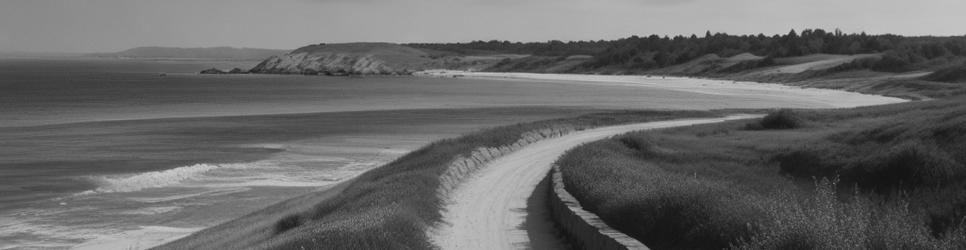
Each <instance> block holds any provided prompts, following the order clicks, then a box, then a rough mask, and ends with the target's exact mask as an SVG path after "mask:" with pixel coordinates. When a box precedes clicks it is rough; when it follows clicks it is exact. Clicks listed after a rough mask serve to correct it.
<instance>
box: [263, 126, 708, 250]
mask: <svg viewBox="0 0 966 250" xmlns="http://www.w3.org/2000/svg"><path fill="white" fill-rule="evenodd" d="M710 115H713V113H711V112H696V111H695V112H692V111H642V112H614V113H601V114H591V115H584V116H580V117H576V118H568V119H557V120H549V121H541V122H534V123H527V124H519V125H512V126H505V127H499V128H494V129H489V130H484V131H480V132H477V133H472V134H469V135H465V136H463V137H459V138H455V139H447V140H442V141H438V142H435V143H432V144H430V145H428V146H426V147H423V148H421V149H419V150H416V151H414V152H412V153H409V154H407V155H405V156H403V157H401V158H399V159H397V160H395V161H393V162H391V163H389V164H387V165H385V166H382V167H380V168H377V169H374V170H372V171H369V172H366V173H364V174H362V175H361V176H359V177H357V178H356V179H355V181H354V182H353V183H351V184H350V185H349V186H348V187H346V188H345V190H344V191H343V192H341V193H340V194H338V195H337V196H336V197H334V198H332V199H328V200H326V201H324V202H322V203H319V204H318V205H316V206H315V207H314V209H311V210H309V211H305V212H302V213H297V214H292V215H288V216H286V217H284V218H283V219H281V220H279V221H278V222H277V223H276V224H275V225H274V227H273V228H271V229H269V230H274V231H275V236H273V237H272V238H271V239H268V240H266V241H265V243H264V244H263V246H261V248H271V249H429V248H433V245H432V244H431V243H430V242H429V240H428V239H427V238H426V234H425V232H426V230H427V229H428V228H429V227H431V226H432V225H434V224H436V223H439V222H440V220H441V213H440V209H441V207H442V205H443V201H442V200H440V198H439V197H438V195H437V190H438V188H439V186H440V184H441V183H440V176H441V174H443V173H444V172H445V170H446V168H447V167H448V166H449V164H450V162H451V161H452V160H453V159H454V158H456V157H457V156H461V155H462V156H466V155H468V154H470V153H471V152H472V151H473V150H474V149H476V148H480V147H498V146H503V145H508V144H511V143H513V142H516V141H517V140H519V139H520V137H521V135H523V134H524V133H526V132H528V131H534V130H539V129H542V128H547V127H550V126H571V127H577V128H589V127H595V126H603V125H612V124H623V123H633V122H645V121H653V120H661V119H671V118H677V117H697V116H710Z"/></svg>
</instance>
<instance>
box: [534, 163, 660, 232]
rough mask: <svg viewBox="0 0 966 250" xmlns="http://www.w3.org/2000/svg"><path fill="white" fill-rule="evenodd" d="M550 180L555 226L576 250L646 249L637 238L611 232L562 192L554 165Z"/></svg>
mask: <svg viewBox="0 0 966 250" xmlns="http://www.w3.org/2000/svg"><path fill="white" fill-rule="evenodd" d="M547 178H550V185H548V186H549V190H547V191H548V192H550V195H548V198H547V199H548V201H547V202H548V206H549V208H550V217H551V218H552V219H553V221H554V223H555V224H556V225H557V228H559V229H560V230H561V231H562V232H563V233H564V234H565V235H567V237H568V238H569V240H570V241H571V243H572V244H574V245H575V247H576V248H578V249H598V250H618V249H620V250H623V249H649V248H647V246H645V245H644V244H643V243H641V242H640V241H638V240H637V239H634V238H631V237H630V236H628V235H626V234H624V233H621V232H619V231H617V230H614V229H613V228H611V227H610V226H607V223H604V221H603V220H601V219H600V217H597V215H596V214H594V213H591V212H588V211H587V210H584V209H583V207H581V206H580V202H578V201H577V199H576V198H574V197H573V196H572V195H570V193H568V192H567V190H566V189H564V182H563V175H562V174H561V173H560V170H559V169H558V167H557V166H554V167H553V169H551V170H550V173H549V174H548V175H547Z"/></svg>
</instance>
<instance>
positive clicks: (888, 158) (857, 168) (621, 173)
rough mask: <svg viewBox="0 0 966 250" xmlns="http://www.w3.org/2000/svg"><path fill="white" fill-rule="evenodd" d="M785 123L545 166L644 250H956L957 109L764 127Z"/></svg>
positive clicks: (960, 184) (909, 108)
mask: <svg viewBox="0 0 966 250" xmlns="http://www.w3.org/2000/svg"><path fill="white" fill-rule="evenodd" d="M786 115H787V117H794V118H795V119H796V120H798V121H800V122H804V123H807V124H809V125H808V126H797V129H785V130H747V129H744V128H745V126H746V124H747V121H737V122H728V123H722V124H713V125H702V126H694V127H687V128H676V129H669V130H663V131H653V132H646V133H632V134H628V135H624V136H621V137H618V138H614V139H610V140H604V141H599V142H595V143H591V144H588V145H585V146H582V147H579V148H576V149H574V150H572V151H571V152H570V153H568V154H567V155H565V156H564V157H563V158H561V160H560V161H559V162H558V164H559V165H560V166H561V171H563V174H564V181H565V183H566V184H567V189H568V191H569V192H570V193H571V194H573V195H574V196H575V197H576V198H577V199H578V200H580V202H581V205H583V206H584V207H585V208H586V209H588V210H590V211H592V212H594V213H596V214H598V215H599V216H600V217H601V218H602V219H604V220H605V221H606V222H607V223H608V224H609V225H611V226H612V227H614V228H616V229H618V230H621V231H623V232H625V233H627V234H628V235H630V236H632V237H635V238H637V239H639V240H641V241H642V242H644V243H645V244H647V245H648V246H650V247H652V248H654V249H721V248H731V249H963V248H964V247H966V166H964V164H966V101H964V100H958V99H957V100H954V99H950V100H942V101H929V102H919V103H907V104H900V105H887V106H878V107H867V108H858V109H849V110H828V111H794V112H785V113H783V112H782V111H779V112H774V113H772V114H771V115H769V116H775V117H786ZM765 120H768V119H762V120H760V121H758V122H759V123H757V124H759V126H762V127H764V125H762V124H761V122H764V121H765ZM779 120H783V119H779ZM782 123H784V122H777V123H776V124H782ZM798 124H801V123H798ZM774 127H787V126H784V125H783V126H774Z"/></svg>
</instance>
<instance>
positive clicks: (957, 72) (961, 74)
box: [922, 63, 966, 83]
mask: <svg viewBox="0 0 966 250" xmlns="http://www.w3.org/2000/svg"><path fill="white" fill-rule="evenodd" d="M922 79H923V80H927V81H936V82H956V83H959V82H966V63H963V64H960V65H956V66H953V67H949V68H945V69H941V70H938V71H936V72H933V73H931V74H929V75H926V76H924V77H922Z"/></svg>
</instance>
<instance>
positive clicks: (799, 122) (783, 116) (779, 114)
mask: <svg viewBox="0 0 966 250" xmlns="http://www.w3.org/2000/svg"><path fill="white" fill-rule="evenodd" d="M804 124H805V122H804V120H803V119H802V118H801V117H799V115H798V114H796V113H795V112H794V111H792V110H790V109H780V110H778V111H775V112H771V113H769V114H768V115H766V116H765V117H762V118H761V120H759V121H758V123H751V124H748V125H746V126H745V128H746V129H748V130H761V129H794V128H799V127H802V126H804Z"/></svg>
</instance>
